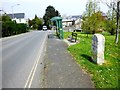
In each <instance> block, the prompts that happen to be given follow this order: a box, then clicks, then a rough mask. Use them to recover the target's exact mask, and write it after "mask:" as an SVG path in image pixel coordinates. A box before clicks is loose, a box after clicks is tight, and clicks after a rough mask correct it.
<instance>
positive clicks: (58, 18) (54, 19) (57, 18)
mask: <svg viewBox="0 0 120 90" xmlns="http://www.w3.org/2000/svg"><path fill="white" fill-rule="evenodd" d="M50 20H51V21H56V20H62V18H61V17H53V18H52V19H50Z"/></svg>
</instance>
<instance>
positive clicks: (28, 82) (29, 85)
mask: <svg viewBox="0 0 120 90" xmlns="http://www.w3.org/2000/svg"><path fill="white" fill-rule="evenodd" d="M46 37H47V36H46V35H45V39H44V40H43V43H42V45H41V49H40V51H39V53H38V55H37V59H36V61H35V63H34V65H33V67H32V69H31V72H30V74H29V76H28V79H27V81H26V83H25V86H24V88H30V87H31V84H32V81H33V78H34V75H35V71H36V69H37V66H38V63H39V59H40V57H41V53H42V51H43V49H44V44H45V42H46Z"/></svg>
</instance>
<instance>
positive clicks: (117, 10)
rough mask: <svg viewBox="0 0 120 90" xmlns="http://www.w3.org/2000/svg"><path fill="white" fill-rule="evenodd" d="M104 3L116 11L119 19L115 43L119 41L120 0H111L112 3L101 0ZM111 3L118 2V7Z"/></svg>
mask: <svg viewBox="0 0 120 90" xmlns="http://www.w3.org/2000/svg"><path fill="white" fill-rule="evenodd" d="M100 1H101V2H102V3H104V4H106V5H107V6H108V7H109V8H112V9H113V10H114V11H115V12H116V21H117V28H116V37H115V43H118V41H119V18H120V0H113V1H112V0H111V2H110V3H108V2H104V1H102V0H100ZM111 4H117V7H112V5H111Z"/></svg>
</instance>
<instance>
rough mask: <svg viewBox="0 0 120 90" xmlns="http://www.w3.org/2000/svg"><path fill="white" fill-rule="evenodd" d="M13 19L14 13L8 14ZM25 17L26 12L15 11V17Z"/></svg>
mask: <svg viewBox="0 0 120 90" xmlns="http://www.w3.org/2000/svg"><path fill="white" fill-rule="evenodd" d="M7 15H8V16H9V17H10V18H11V19H13V14H7ZM24 17H25V13H14V18H17V19H21V18H24Z"/></svg>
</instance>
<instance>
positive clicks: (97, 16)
mask: <svg viewBox="0 0 120 90" xmlns="http://www.w3.org/2000/svg"><path fill="white" fill-rule="evenodd" d="M99 10H100V8H99V6H98V3H97V2H93V1H92V0H89V1H88V3H87V4H86V12H84V14H83V24H82V29H83V30H84V31H85V33H87V36H88V34H89V33H92V34H94V33H96V32H97V31H98V30H100V29H102V27H103V21H104V19H103V18H102V12H100V11H99Z"/></svg>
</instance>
